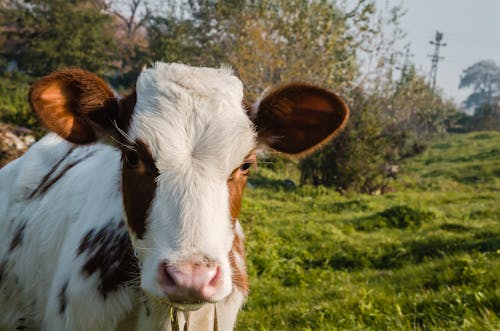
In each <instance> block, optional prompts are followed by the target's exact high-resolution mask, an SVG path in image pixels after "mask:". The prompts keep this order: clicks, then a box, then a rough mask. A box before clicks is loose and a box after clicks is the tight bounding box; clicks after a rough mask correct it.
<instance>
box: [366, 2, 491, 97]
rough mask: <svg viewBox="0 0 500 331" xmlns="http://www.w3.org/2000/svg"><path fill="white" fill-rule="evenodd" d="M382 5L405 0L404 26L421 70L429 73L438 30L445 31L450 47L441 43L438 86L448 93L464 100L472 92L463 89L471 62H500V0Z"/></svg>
mask: <svg viewBox="0 0 500 331" xmlns="http://www.w3.org/2000/svg"><path fill="white" fill-rule="evenodd" d="M376 2H377V5H378V6H379V8H382V9H383V8H385V6H386V4H387V3H388V4H389V5H397V4H402V5H403V7H404V8H406V9H407V13H406V15H405V16H404V17H403V19H402V28H403V29H404V30H405V31H406V32H407V37H406V39H405V40H404V42H402V45H404V44H405V43H408V42H409V43H411V53H412V54H413V57H412V58H411V60H412V62H413V63H414V64H415V65H416V67H417V70H418V71H419V72H420V73H422V74H425V75H426V76H427V75H428V73H429V71H430V68H431V58H429V56H428V55H429V54H432V53H433V52H434V46H433V45H431V44H429V41H430V40H434V37H435V34H436V30H439V31H440V32H443V34H444V37H443V41H444V42H445V43H446V44H447V46H446V47H441V50H440V56H443V57H444V59H443V60H441V61H440V62H439V65H438V72H437V84H436V85H437V86H438V87H439V88H442V89H443V91H444V93H445V96H447V97H452V98H454V99H455V100H456V101H457V102H459V103H461V102H462V101H463V100H464V99H465V98H466V97H467V96H468V95H469V94H470V91H468V90H463V89H461V90H459V89H458V84H459V82H460V75H461V73H462V71H463V70H464V69H465V68H467V67H468V66H470V65H472V64H474V63H475V62H478V61H480V60H485V59H491V60H494V61H495V62H496V63H497V65H498V66H500V0H376Z"/></svg>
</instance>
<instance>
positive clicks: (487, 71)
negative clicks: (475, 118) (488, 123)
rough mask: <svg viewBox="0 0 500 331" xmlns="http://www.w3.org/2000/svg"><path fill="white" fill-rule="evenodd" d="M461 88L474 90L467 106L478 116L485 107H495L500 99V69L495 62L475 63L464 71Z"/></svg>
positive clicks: (467, 101)
mask: <svg viewBox="0 0 500 331" xmlns="http://www.w3.org/2000/svg"><path fill="white" fill-rule="evenodd" d="M459 87H460V88H466V87H471V88H472V89H473V90H474V92H473V93H472V94H471V95H469V97H468V98H467V100H466V101H465V105H466V107H468V108H474V109H475V110H476V115H478V112H480V111H481V109H482V107H483V106H484V105H490V106H491V105H495V104H496V103H497V102H498V100H499V98H500V67H498V66H497V65H496V63H495V61H493V60H483V61H479V62H477V63H474V64H473V65H471V66H470V67H468V68H466V69H465V70H464V71H463V74H462V76H461V77H460V85H459Z"/></svg>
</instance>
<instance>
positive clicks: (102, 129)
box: [29, 69, 119, 144]
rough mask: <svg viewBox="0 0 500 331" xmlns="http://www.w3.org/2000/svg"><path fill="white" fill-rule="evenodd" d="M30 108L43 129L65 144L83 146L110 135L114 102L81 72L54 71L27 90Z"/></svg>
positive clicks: (105, 88)
mask: <svg viewBox="0 0 500 331" xmlns="http://www.w3.org/2000/svg"><path fill="white" fill-rule="evenodd" d="M29 101H30V105H31V108H32V109H33V110H34V111H35V112H36V113H37V114H38V116H39V118H40V120H41V121H42V122H43V124H44V125H45V126H47V128H49V129H50V130H51V131H53V132H55V133H57V134H58V135H60V136H61V137H63V138H65V139H66V140H68V141H71V142H73V143H77V144H86V143H92V142H95V141H97V140H98V139H99V138H101V137H103V136H106V135H110V134H112V132H114V130H115V129H114V127H113V121H116V120H117V119H118V112H119V106H118V101H117V99H116V97H115V95H114V94H113V91H111V88H110V87H109V86H108V84H106V82H104V80H102V79H101V78H99V77H98V76H97V75H95V74H93V73H90V72H88V71H85V70H81V69H64V70H59V71H56V72H54V73H52V74H50V75H48V76H45V77H43V78H41V79H40V80H38V81H37V82H36V83H35V84H33V86H32V87H31V89H30V92H29Z"/></svg>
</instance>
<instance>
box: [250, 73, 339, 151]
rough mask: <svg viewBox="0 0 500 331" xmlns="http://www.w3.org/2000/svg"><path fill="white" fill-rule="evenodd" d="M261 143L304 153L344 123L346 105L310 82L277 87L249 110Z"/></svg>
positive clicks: (333, 134) (332, 134) (331, 134)
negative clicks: (251, 112) (308, 83)
mask: <svg viewBox="0 0 500 331" xmlns="http://www.w3.org/2000/svg"><path fill="white" fill-rule="evenodd" d="M252 111H253V114H252V116H251V117H252V120H253V122H254V124H255V126H256V128H257V133H258V139H259V141H260V142H261V143H264V144H265V145H267V146H269V147H271V148H272V149H274V150H277V151H279V152H282V153H286V154H290V155H298V156H303V155H307V154H309V153H311V152H313V151H314V150H315V149H317V148H319V147H320V146H321V145H322V144H324V143H326V142H328V141H329V140H330V139H331V138H333V137H334V136H335V135H336V134H338V133H339V132H340V131H341V130H342V129H343V128H344V126H345V125H346V123H347V120H348V118H349V108H348V107H347V105H346V104H345V102H344V101H343V100H342V99H341V98H340V97H339V96H338V95H336V94H335V93H333V92H330V91H328V90H325V89H323V88H320V87H316V86H313V85H307V84H302V83H294V84H289V85H284V86H282V87H279V88H277V89H275V90H273V91H271V92H270V93H268V94H267V95H266V96H264V98H263V99H262V100H261V101H260V102H259V103H258V104H257V105H256V106H255V107H254V109H252Z"/></svg>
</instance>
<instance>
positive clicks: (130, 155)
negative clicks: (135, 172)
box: [123, 150, 139, 168]
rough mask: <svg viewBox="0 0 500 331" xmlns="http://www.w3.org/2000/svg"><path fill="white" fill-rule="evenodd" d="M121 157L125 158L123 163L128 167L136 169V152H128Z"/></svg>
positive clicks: (137, 155) (137, 161) (137, 162)
mask: <svg viewBox="0 0 500 331" xmlns="http://www.w3.org/2000/svg"><path fill="white" fill-rule="evenodd" d="M123 157H124V158H125V162H127V165H128V166H129V167H132V168H133V167H137V165H138V164H139V154H138V153H137V151H134V150H129V151H126V152H124V153H123Z"/></svg>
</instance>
